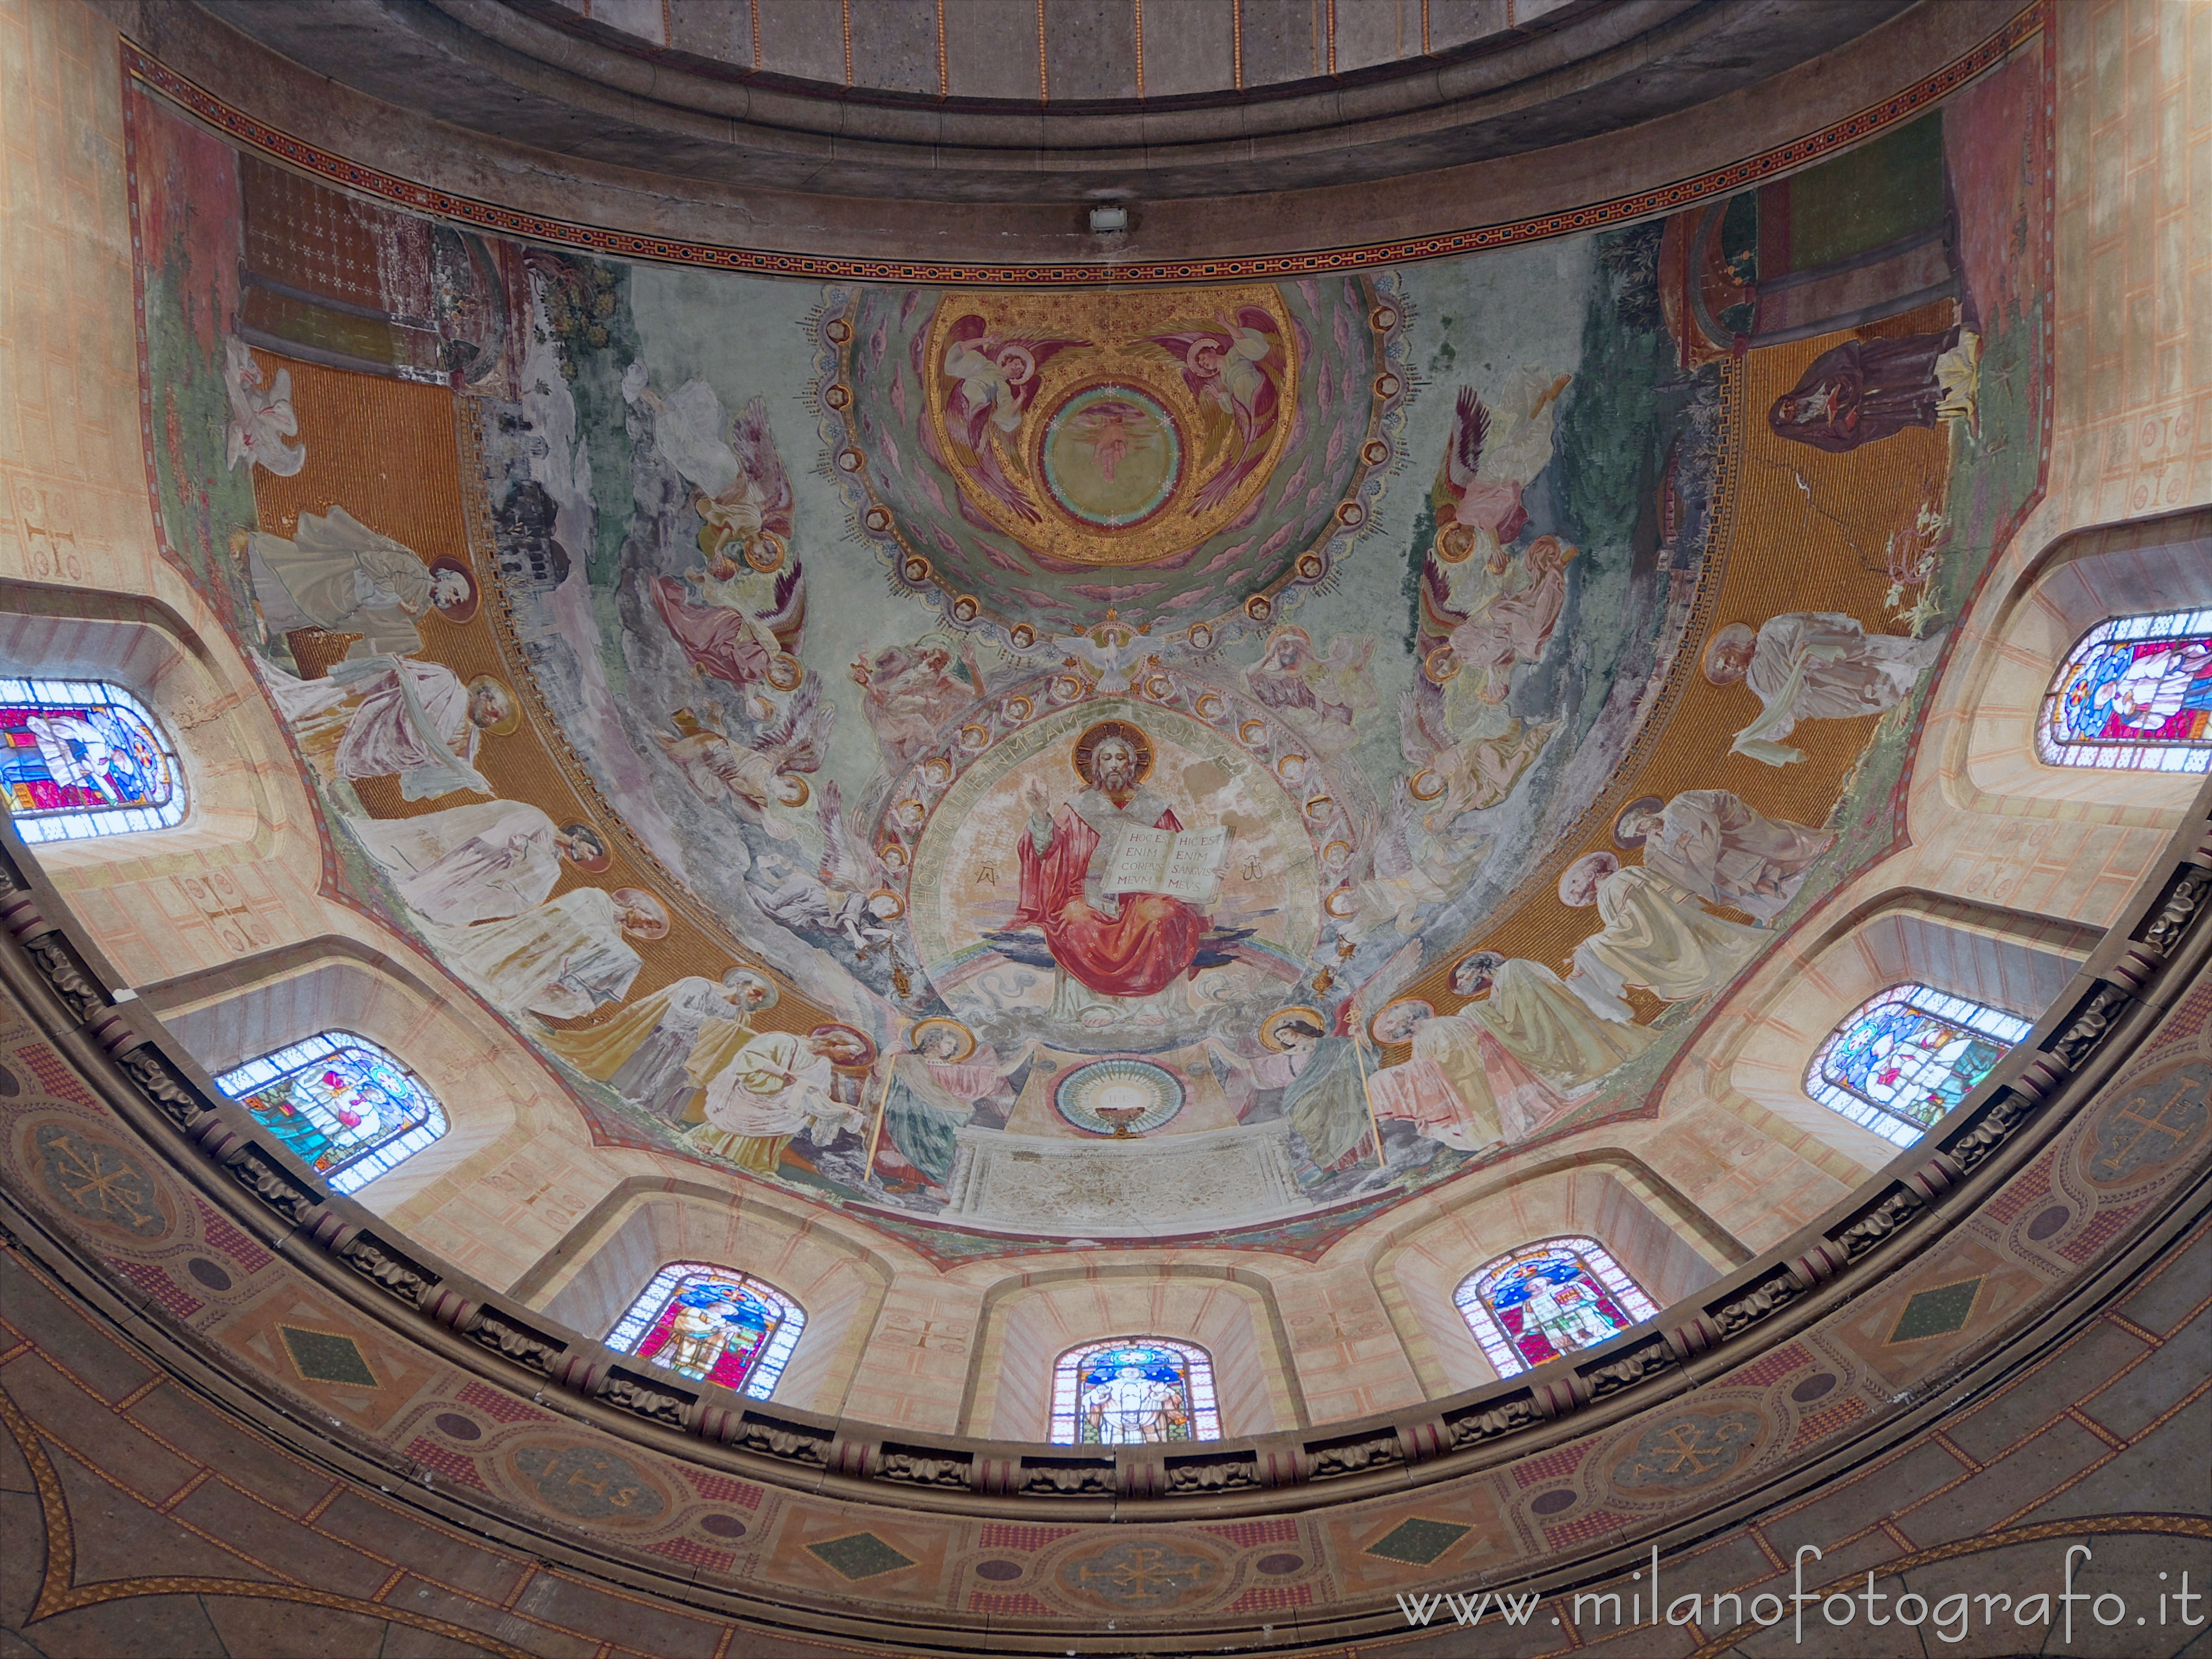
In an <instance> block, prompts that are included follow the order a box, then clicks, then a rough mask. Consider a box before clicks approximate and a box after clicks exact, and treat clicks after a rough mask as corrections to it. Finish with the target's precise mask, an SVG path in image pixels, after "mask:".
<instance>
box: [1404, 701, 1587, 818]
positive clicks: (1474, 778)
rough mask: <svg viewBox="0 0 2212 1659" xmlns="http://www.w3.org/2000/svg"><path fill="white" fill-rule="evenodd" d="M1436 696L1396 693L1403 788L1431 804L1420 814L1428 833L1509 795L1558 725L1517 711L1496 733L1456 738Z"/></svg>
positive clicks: (1418, 798)
mask: <svg viewBox="0 0 2212 1659" xmlns="http://www.w3.org/2000/svg"><path fill="white" fill-rule="evenodd" d="M1440 701H1441V699H1439V698H1438V697H1437V696H1436V694H1435V693H1434V692H1433V691H1426V690H1425V691H1401V692H1400V693H1399V694H1398V739H1399V743H1400V745H1401V747H1402V748H1403V750H1404V751H1405V756H1406V763H1407V765H1408V766H1410V767H1412V768H1413V774H1412V775H1411V777H1410V778H1409V780H1408V781H1407V789H1408V790H1409V792H1410V793H1412V795H1413V799H1415V800H1417V801H1421V802H1424V803H1429V802H1433V803H1435V805H1433V806H1432V808H1431V811H1429V812H1428V813H1427V814H1426V815H1425V817H1423V818H1422V819H1421V825H1422V827H1423V828H1424V829H1427V830H1428V831H1429V832H1430V833H1431V835H1441V834H1443V832H1444V830H1445V829H1447V828H1448V827H1449V825H1450V823H1451V822H1452V820H1453V819H1455V818H1456V817H1459V815H1460V814H1461V813H1462V812H1475V811H1481V810H1483V809H1484V808H1486V807H1491V806H1495V805H1498V803H1499V802H1500V801H1502V800H1504V799H1505V798H1506V797H1507V796H1509V795H1510V794H1511V793H1513V790H1514V787H1515V786H1516V784H1518V783H1519V782H1520V781H1521V778H1522V774H1523V773H1525V772H1527V771H1528V769H1529V767H1531V766H1532V765H1534V763H1535V761H1536V757H1537V756H1539V755H1540V754H1541V753H1542V752H1543V750H1544V745H1545V744H1547V743H1549V742H1550V741H1551V740H1552V734H1553V732H1557V731H1558V730H1559V721H1557V720H1543V721H1541V722H1539V723H1538V724H1536V725H1534V726H1529V725H1526V724H1524V723H1523V722H1522V720H1521V719H1520V718H1519V717H1518V716H1517V715H1516V716H1509V717H1508V718H1507V719H1506V720H1505V724H1504V729H1503V730H1502V731H1500V732H1497V733H1495V734H1492V735H1487V736H1485V735H1476V736H1472V737H1468V738H1454V737H1453V736H1452V735H1451V733H1450V732H1448V731H1446V730H1444V729H1443V720H1442V711H1441V709H1440V708H1437V707H1435V706H1434V705H1435V704H1436V703H1437V702H1440Z"/></svg>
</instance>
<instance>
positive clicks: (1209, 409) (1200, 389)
mask: <svg viewBox="0 0 2212 1659" xmlns="http://www.w3.org/2000/svg"><path fill="white" fill-rule="evenodd" d="M1147 338H1148V340H1149V343H1151V344H1152V346H1154V347H1156V348H1157V349H1159V350H1160V351H1162V352H1164V353H1165V354H1166V355H1167V356H1169V357H1170V358H1171V359H1173V360H1174V362H1175V363H1176V366H1177V368H1179V369H1180V370H1181V372H1182V380H1183V384H1184V385H1185V386H1188V387H1189V388H1190V393H1191V396H1192V397H1194V398H1197V399H1198V406H1199V410H1200V419H1201V420H1202V421H1203V422H1204V423H1205V424H1204V426H1203V428H1201V433H1200V441H1199V458H1198V461H1199V466H1200V470H1201V471H1202V470H1203V469H1204V468H1205V467H1206V465H1209V464H1210V463H1211V462H1212V460H1213V459H1214V458H1215V456H1216V455H1217V454H1227V455H1229V456H1230V457H1231V459H1232V460H1242V459H1245V458H1246V457H1248V456H1249V455H1250V454H1251V453H1253V452H1254V451H1255V449H1258V448H1261V447H1264V437H1265V435H1266V433H1267V430H1268V428H1270V427H1271V426H1272V424H1273V419H1274V416H1276V415H1277V414H1278V413H1279V410H1281V407H1282V379H1283V369H1284V358H1283V350H1282V335H1281V333H1280V331H1279V325H1277V323H1276V321H1275V319H1274V318H1273V317H1272V316H1270V315H1269V314H1268V313H1267V312H1266V311H1264V310H1262V309H1261V307H1258V306H1239V307H1237V310H1236V312H1235V313H1233V314H1231V315H1229V316H1225V317H1216V318H1212V319H1208V320H1206V321H1205V322H1200V323H1193V324H1187V325H1181V326H1174V325H1171V331H1170V332H1168V333H1164V334H1154V335H1151V336H1148V337H1147ZM1232 434H1234V435H1235V437H1236V443H1235V445H1234V447H1231V445H1230V443H1229V439H1230V437H1231V435H1232Z"/></svg>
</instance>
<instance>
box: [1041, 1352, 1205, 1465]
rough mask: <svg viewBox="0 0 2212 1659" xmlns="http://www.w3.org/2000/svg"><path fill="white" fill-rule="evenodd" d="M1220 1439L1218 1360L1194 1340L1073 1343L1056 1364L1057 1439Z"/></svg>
mask: <svg viewBox="0 0 2212 1659" xmlns="http://www.w3.org/2000/svg"><path fill="white" fill-rule="evenodd" d="M1220 1438H1221V1413H1220V1410H1219V1408H1218V1407H1217V1406H1216V1405H1215V1404H1214V1399H1213V1361H1212V1358H1209V1357H1208V1355H1207V1354H1206V1350H1205V1349H1203V1348H1201V1347H1199V1346H1196V1345H1195V1344H1194V1343H1189V1342H1175V1341H1170V1340H1169V1339H1167V1338H1166V1337H1163V1336H1117V1337H1115V1338H1114V1339H1113V1340H1110V1341H1106V1342H1091V1343H1086V1344H1085V1345H1084V1346H1082V1347H1079V1348H1070V1349H1069V1350H1068V1351H1067V1352H1066V1353H1064V1354H1062V1355H1060V1363H1059V1364H1057V1365H1055V1366H1054V1368H1053V1378H1052V1443H1053V1444H1054V1445H1055V1446H1134V1445H1141V1444H1143V1443H1146V1442H1148V1441H1160V1440H1218V1439H1220Z"/></svg>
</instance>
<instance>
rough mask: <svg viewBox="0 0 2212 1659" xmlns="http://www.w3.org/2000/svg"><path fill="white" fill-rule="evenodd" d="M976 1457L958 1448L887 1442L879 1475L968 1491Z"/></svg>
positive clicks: (904, 1482)
mask: <svg viewBox="0 0 2212 1659" xmlns="http://www.w3.org/2000/svg"><path fill="white" fill-rule="evenodd" d="M974 1465H975V1460H974V1459H973V1458H970V1457H967V1456H963V1455H960V1454H959V1453H957V1452H945V1451H927V1450H924V1449H921V1448H919V1447H915V1446H888V1445H887V1446H885V1447H884V1449H883V1463H882V1466H881V1467H880V1468H878V1469H877V1471H876V1477H877V1479H878V1480H893V1481H896V1482H897V1483H898V1484H900V1485H901V1486H935V1487H939V1488H940V1489H944V1490H948V1491H950V1490H963V1491H964V1490H965V1489H966V1488H967V1486H968V1485H969V1475H970V1473H971V1471H972V1470H973V1468H974Z"/></svg>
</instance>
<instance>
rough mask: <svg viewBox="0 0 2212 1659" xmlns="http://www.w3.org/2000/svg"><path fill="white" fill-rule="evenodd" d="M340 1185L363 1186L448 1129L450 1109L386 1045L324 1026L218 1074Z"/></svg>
mask: <svg viewBox="0 0 2212 1659" xmlns="http://www.w3.org/2000/svg"><path fill="white" fill-rule="evenodd" d="M215 1085H216V1088H218V1089H220V1090H222V1091H223V1093H225V1094H226V1095H228V1096H229V1097H231V1098H232V1099H233V1100H234V1101H236V1102H237V1103H239V1104H240V1105H241V1106H243V1107H245V1108H246V1110H247V1111H249V1112H251V1113H252V1114H253V1115H254V1117H255V1119H256V1120H257V1121H258V1122H259V1123H260V1124H261V1126H262V1127H264V1128H265V1129H267V1130H268V1131H269V1132H270V1133H271V1134H272V1135H274V1136H276V1139H279V1140H281V1141H283V1143H284V1146H285V1147H286V1148H287V1150H289V1152H291V1153H292V1155H293V1156H294V1157H295V1158H298V1159H299V1160H300V1161H301V1163H302V1164H306V1165H307V1167H308V1168H309V1169H311V1170H313V1171H314V1172H315V1173H316V1174H317V1175H319V1176H322V1178H323V1181H324V1182H325V1185H327V1186H328V1187H329V1188H330V1189H331V1191H332V1192H334V1193H354V1192H358V1191H360V1190H361V1189H362V1188H363V1187H366V1186H367V1185H368V1183H369V1182H372V1181H374V1180H375V1179H376V1177H377V1176H380V1175H382V1174H383V1173H384V1172H385V1171H386V1170H389V1169H392V1167H393V1166H395V1165H396V1164H400V1163H402V1162H403V1161H404V1160H405V1159H407V1158H411V1157H413V1156H414V1155H415V1154H416V1152H421V1151H422V1149H423V1148H424V1147H425V1146H428V1145H429V1144H430V1143H431V1142H432V1141H434V1140H435V1139H438V1137H439V1136H441V1135H442V1134H444V1133H446V1109H445V1107H444V1106H443V1105H442V1104H441V1103H440V1102H439V1099H438V1097H437V1096H435V1095H434V1094H432V1093H431V1092H430V1091H429V1088H428V1085H426V1084H424V1083H423V1081H422V1079H421V1078H419V1077H416V1075H415V1073H412V1072H410V1071H409V1070H408V1069H407V1067H406V1066H404V1065H403V1064H401V1063H400V1061H399V1060H398V1059H396V1058H395V1057H394V1056H393V1055H392V1054H391V1053H390V1052H389V1051H388V1050H386V1049H385V1048H380V1047H379V1046H378V1045H377V1044H375V1043H374V1042H370V1041H369V1040H368V1038H367V1037H364V1036H355V1035H354V1034H353V1033H352V1032H351V1031H323V1032H319V1033H318V1034H317V1035H316V1036H311V1037H309V1038H307V1040H306V1041H305V1042H295V1043H294V1044H292V1045H291V1047H289V1048H278V1049H276V1050H275V1051H274V1052H273V1053H270V1054H263V1055H261V1056H260V1057H259V1058H258V1059H256V1060H247V1061H246V1064H244V1065H243V1066H238V1067H236V1068H235V1069H234V1070H232V1071H228V1072H225V1073H223V1074H222V1076H221V1077H219V1078H217V1079H216V1080H215Z"/></svg>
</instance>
